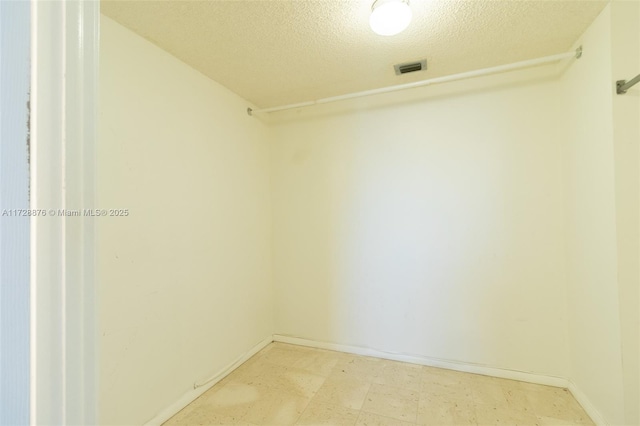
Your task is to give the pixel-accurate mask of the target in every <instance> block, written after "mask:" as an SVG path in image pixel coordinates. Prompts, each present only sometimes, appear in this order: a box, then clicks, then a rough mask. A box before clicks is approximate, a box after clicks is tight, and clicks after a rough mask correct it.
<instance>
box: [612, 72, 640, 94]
mask: <svg viewBox="0 0 640 426" xmlns="http://www.w3.org/2000/svg"><path fill="white" fill-rule="evenodd" d="M637 83H640V74H638V75H636V76H635V77H634V78H632V79H631V80H629V81H627V80H618V81H616V89H617V90H616V92H617V93H618V95H624V94H625V93H627V90H629V89H631V87H632V86H633V85H634V84H637Z"/></svg>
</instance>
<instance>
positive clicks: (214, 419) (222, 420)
mask: <svg viewBox="0 0 640 426" xmlns="http://www.w3.org/2000/svg"><path fill="white" fill-rule="evenodd" d="M187 408H189V407H187ZM187 408H185V409H184V410H182V411H180V412H179V413H178V414H176V415H175V416H173V417H172V418H171V419H169V420H168V421H166V422H165V423H163V425H164V426H191V425H194V426H196V425H237V424H238V419H237V418H233V417H228V416H223V415H220V414H215V413H212V412H209V411H208V410H205V409H196V410H193V409H191V410H188V409H187Z"/></svg>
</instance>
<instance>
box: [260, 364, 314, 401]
mask: <svg viewBox="0 0 640 426" xmlns="http://www.w3.org/2000/svg"><path fill="white" fill-rule="evenodd" d="M325 379H326V378H325V377H323V376H319V375H317V374H313V373H309V372H308V371H305V370H300V369H297V368H289V369H286V370H285V371H284V372H283V373H282V374H281V375H280V376H279V377H277V378H275V379H274V380H273V381H271V382H270V385H271V386H272V387H273V388H274V389H275V390H278V391H284V392H288V393H291V394H295V395H298V396H303V397H309V398H310V397H312V396H313V395H315V394H316V392H317V391H318V389H320V387H321V386H322V384H323V383H324V381H325Z"/></svg>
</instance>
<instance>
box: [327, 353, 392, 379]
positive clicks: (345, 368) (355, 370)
mask: <svg viewBox="0 0 640 426" xmlns="http://www.w3.org/2000/svg"><path fill="white" fill-rule="evenodd" d="M383 368H384V363H383V360H381V359H378V358H370V357H364V356H357V355H353V356H350V357H346V358H344V359H341V360H340V361H338V363H337V364H336V366H335V367H334V368H333V372H334V373H342V374H346V375H349V376H356V377H358V378H360V379H362V380H369V381H372V380H373V378H374V377H376V376H378V375H379V374H380V372H381V371H382V369H383Z"/></svg>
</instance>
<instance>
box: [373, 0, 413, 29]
mask: <svg viewBox="0 0 640 426" xmlns="http://www.w3.org/2000/svg"><path fill="white" fill-rule="evenodd" d="M410 22H411V8H410V7H409V0H376V1H375V2H374V3H373V6H371V16H370V17H369V25H370V26H371V29H372V30H373V32H375V33H376V34H379V35H383V36H392V35H396V34H399V33H401V32H402V31H404V30H405V29H406V28H407V27H408V26H409V23H410Z"/></svg>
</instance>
